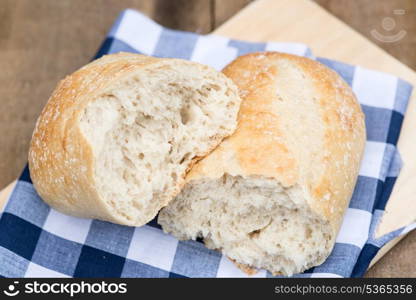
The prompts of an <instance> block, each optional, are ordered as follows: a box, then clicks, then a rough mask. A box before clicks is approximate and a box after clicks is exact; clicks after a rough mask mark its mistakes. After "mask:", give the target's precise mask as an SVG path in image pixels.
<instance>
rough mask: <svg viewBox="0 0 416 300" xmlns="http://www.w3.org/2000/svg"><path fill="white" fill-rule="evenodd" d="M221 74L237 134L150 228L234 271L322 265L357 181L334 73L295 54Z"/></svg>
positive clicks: (346, 108) (352, 110) (343, 95)
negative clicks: (188, 242)
mask: <svg viewBox="0 0 416 300" xmlns="http://www.w3.org/2000/svg"><path fill="white" fill-rule="evenodd" d="M223 72H224V73H225V74H226V75H227V76H228V77H229V78H231V79H232V80H233V81H234V82H235V83H236V84H237V86H238V87H239V89H240V96H241V98H242V99H243V101H242V104H241V109H240V112H239V123H238V127H237V130H236V132H235V133H234V134H233V135H231V136H230V137H228V138H226V139H225V140H224V141H223V142H222V143H221V144H220V145H219V146H218V147H217V148H216V149H215V150H214V151H213V152H212V153H210V154H209V155H208V156H206V157H205V158H204V159H202V160H201V161H199V162H198V163H197V164H196V165H195V166H194V167H193V168H192V170H191V171H190V173H189V174H188V176H187V178H186V184H185V186H184V188H183V190H182V192H181V193H180V194H179V195H178V196H177V197H176V198H175V199H174V200H173V201H172V202H171V203H170V204H169V205H168V206H167V207H166V208H164V209H163V210H162V211H161V213H160V214H159V217H158V222H159V223H160V224H161V225H162V227H163V229H164V231H166V232H169V233H172V234H173V235H174V236H176V237H178V238H179V239H196V238H197V237H201V238H203V239H204V242H205V244H206V245H207V246H208V247H209V248H212V249H218V250H220V251H222V253H223V254H225V255H227V256H228V257H229V258H231V259H232V260H233V261H235V262H236V264H237V265H240V266H244V267H250V268H259V269H266V270H268V271H270V272H272V273H273V274H285V275H291V274H294V273H298V272H302V271H304V270H306V269H308V268H310V267H312V266H316V265H319V264H321V263H322V262H323V261H324V260H325V259H326V258H327V256H328V255H329V254H330V252H331V250H332V248H333V245H334V243H335V238H336V235H337V233H338V231H339V228H340V224H341V222H342V218H343V215H344V212H345V210H346V207H347V205H348V203H349V200H350V197H351V194H352V192H353V189H354V185H355V182H356V179H357V175H358V170H359V166H360V160H361V157H362V154H363V150H364V144H365V124H364V116H363V113H362V111H361V108H360V105H359V104H358V102H357V100H356V99H355V97H354V95H353V92H352V91H351V89H350V87H349V86H348V85H347V84H346V83H345V82H344V81H343V80H342V79H341V78H340V76H338V75H337V74H336V73H335V72H333V71H332V70H330V69H328V68H326V67H325V66H324V65H322V64H320V63H318V62H316V61H313V60H310V59H307V58H303V57H297V56H293V55H287V54H280V53H276V52H265V53H255V54H249V55H245V56H242V57H239V58H237V59H236V60H235V61H234V62H232V63H231V64H230V65H228V66H227V67H226V68H225V69H224V71H223Z"/></svg>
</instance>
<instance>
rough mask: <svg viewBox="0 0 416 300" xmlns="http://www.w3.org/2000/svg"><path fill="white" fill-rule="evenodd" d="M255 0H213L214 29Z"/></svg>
mask: <svg viewBox="0 0 416 300" xmlns="http://www.w3.org/2000/svg"><path fill="white" fill-rule="evenodd" d="M250 2H253V0H225V1H224V0H214V1H213V29H214V28H217V27H219V26H220V25H222V24H223V23H224V22H225V21H227V20H228V19H229V18H231V17H232V16H233V15H234V14H236V13H237V12H238V11H239V10H240V9H242V8H243V7H245V6H246V5H247V4H249V3H250Z"/></svg>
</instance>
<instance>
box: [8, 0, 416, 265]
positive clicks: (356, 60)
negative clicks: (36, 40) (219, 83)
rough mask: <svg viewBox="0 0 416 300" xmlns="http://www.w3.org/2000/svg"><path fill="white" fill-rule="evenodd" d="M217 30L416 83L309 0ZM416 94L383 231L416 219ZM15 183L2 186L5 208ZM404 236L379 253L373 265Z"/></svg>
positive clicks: (274, 4)
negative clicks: (301, 47)
mask: <svg viewBox="0 0 416 300" xmlns="http://www.w3.org/2000/svg"><path fill="white" fill-rule="evenodd" d="M214 33H215V34H219V35H223V36H227V37H231V38H235V39H242V40H249V41H258V42H261V41H276V42H280V41H281V42H300V43H305V44H307V45H309V46H310V47H311V48H312V51H313V53H314V54H315V55H317V56H324V57H327V58H331V59H336V60H340V61H343V62H347V63H350V64H356V65H361V66H364V67H367V68H371V69H374V70H379V71H384V72H388V73H391V74H394V75H396V76H399V77H401V78H403V79H405V80H407V81H408V82H410V83H412V84H413V85H414V86H416V73H415V72H414V71H412V70H411V69H410V68H408V67H407V66H405V65H404V64H402V63H400V62H399V61H398V60H396V59H395V58H393V57H392V56H390V55H389V54H387V53H386V52H385V51H383V50H382V49H380V48H378V47H377V46H376V45H374V44H372V43H371V42H370V41H369V40H367V39H366V38H364V37H363V36H361V35H360V34H359V33H357V32H355V31H354V30H353V29H351V28H350V27H348V26H347V25H345V24H344V23H342V22H341V21H340V20H338V19H336V18H335V17H334V16H332V15H330V14H329V13H327V12H326V11H325V10H323V9H322V8H321V7H320V6H318V5H317V4H315V3H314V2H312V1H309V0H257V1H255V2H253V3H252V4H250V5H248V6H247V7H246V8H245V9H243V10H242V11H240V12H239V13H238V14H237V15H235V16H234V17H233V18H231V19H230V20H229V21H228V22H226V23H225V24H224V25H222V26H221V27H220V28H218V29H217V30H216V31H215V32H214ZM415 98H416V94H415V93H413V95H412V99H411V101H410V104H409V107H408V112H407V115H406V118H405V120H404V123H403V128H402V132H401V136H400V139H399V143H398V147H399V150H400V153H401V155H402V159H403V161H404V167H403V169H402V171H401V173H400V176H399V178H398V180H397V182H396V185H395V187H394V190H393V192H392V195H391V199H390V201H389V203H388V205H387V207H386V213H385V215H384V217H383V219H382V222H381V224H380V226H379V228H378V232H377V235H378V236H380V235H382V234H384V233H387V232H390V231H392V230H394V229H397V228H399V227H402V226H405V225H407V224H409V223H411V222H414V221H416V205H414V200H413V199H414V196H413V195H416V155H414V153H416V129H415V128H416V100H415ZM14 184H15V182H14V183H11V184H10V185H9V186H8V187H7V188H5V189H4V190H3V191H1V192H0V210H1V207H2V206H3V204H4V203H5V202H6V200H7V198H8V196H9V195H10V193H11V191H12V190H13V187H14ZM399 240H400V238H397V239H395V240H393V241H391V242H390V243H388V244H387V245H385V246H384V248H383V249H382V250H381V251H380V252H379V253H378V255H377V256H376V257H375V258H374V259H373V261H372V263H371V265H373V264H374V263H375V262H376V261H378V259H380V258H381V257H382V256H383V255H384V254H385V253H386V252H387V251H388V250H389V249H391V248H392V247H393V246H394V245H395V244H396V243H397V242H398V241H399Z"/></svg>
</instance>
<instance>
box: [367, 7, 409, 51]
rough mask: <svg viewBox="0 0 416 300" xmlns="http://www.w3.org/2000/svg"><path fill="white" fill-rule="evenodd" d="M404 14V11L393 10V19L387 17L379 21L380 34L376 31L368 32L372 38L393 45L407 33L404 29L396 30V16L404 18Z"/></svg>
mask: <svg viewBox="0 0 416 300" xmlns="http://www.w3.org/2000/svg"><path fill="white" fill-rule="evenodd" d="M405 14H406V10H404V9H395V10H394V11H393V15H394V17H391V16H389V17H385V18H383V20H381V28H382V29H383V31H382V32H380V31H378V30H377V29H372V30H371V31H370V33H371V35H372V36H373V38H375V39H376V40H378V41H380V42H383V43H395V42H398V41H400V40H402V39H403V38H404V37H405V36H406V34H407V32H406V30H404V29H399V28H397V22H396V18H398V16H404V15H405Z"/></svg>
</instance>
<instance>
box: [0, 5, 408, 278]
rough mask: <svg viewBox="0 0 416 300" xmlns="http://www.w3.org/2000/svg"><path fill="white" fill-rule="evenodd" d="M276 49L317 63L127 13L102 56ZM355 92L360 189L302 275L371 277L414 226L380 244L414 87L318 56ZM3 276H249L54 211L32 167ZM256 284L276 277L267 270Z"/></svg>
mask: <svg viewBox="0 0 416 300" xmlns="http://www.w3.org/2000/svg"><path fill="white" fill-rule="evenodd" d="M261 50H276V51H281V52H288V53H293V54H297V55H305V56H310V57H312V55H311V52H310V50H309V49H308V47H306V46H305V45H302V44H292V43H248V42H243V41H236V40H230V39H228V38H224V37H219V36H215V35H205V36H201V35H197V34H194V33H188V32H180V31H174V30H170V29H166V28H163V27H161V26H160V25H158V24H156V23H154V22H153V21H151V20H150V19H148V18H147V17H145V16H143V15H141V14H140V13H138V12H136V11H132V10H126V11H124V12H123V13H122V14H121V16H120V17H119V19H118V20H117V22H116V24H115V25H114V26H113V28H112V29H111V31H110V33H109V36H108V37H107V39H106V41H105V42H104V44H103V45H102V47H101V49H100V51H99V53H98V54H97V57H99V56H101V55H103V54H107V53H115V52H119V51H129V52H138V53H143V54H148V55H154V56H162V57H179V58H185V59H190V60H193V61H198V62H201V63H205V64H208V65H211V66H214V67H215V68H217V69H221V68H222V67H224V66H225V65H226V64H227V63H228V62H230V61H231V60H233V59H234V58H236V57H237V56H238V55H242V54H245V53H248V52H253V51H261ZM318 60H319V61H321V62H322V63H324V64H325V65H327V66H328V67H330V68H332V69H334V70H335V71H337V72H338V73H339V74H341V76H342V77H343V78H344V79H345V80H346V81H347V82H348V83H349V84H350V85H351V86H352V88H353V89H354V91H355V93H356V95H357V97H358V99H359V101H360V103H361V105H362V108H363V110H364V113H365V115H366V125H367V137H368V141H367V144H366V149H365V154H364V159H363V162H362V165H361V169H360V176H359V178H358V182H357V186H356V188H355V191H354V195H353V197H352V200H351V203H350V205H349V208H348V210H347V212H346V215H345V218H344V222H343V224H342V227H341V231H340V233H339V234H338V237H337V240H336V244H335V247H334V250H333V251H332V254H331V255H330V256H329V258H328V259H327V260H326V261H325V262H324V263H323V264H322V265H320V266H317V267H314V268H312V269H310V270H308V271H306V272H305V273H303V274H298V275H295V276H301V277H349V276H361V275H363V273H364V272H365V271H366V269H367V267H368V264H369V262H370V261H371V259H372V258H373V257H374V256H375V254H376V253H377V251H378V250H379V249H380V247H381V246H383V245H384V244H385V243H386V242H387V241H389V240H391V239H393V238H394V237H396V236H399V235H401V234H404V233H405V232H408V231H409V230H411V229H413V228H414V227H415V226H414V225H413V226H408V227H406V228H402V229H399V230H396V231H395V232H392V233H389V234H388V235H385V236H383V237H381V238H379V239H374V231H375V227H376V225H377V223H378V222H379V220H380V218H381V216H382V214H383V211H384V207H385V205H386V203H387V201H388V199H389V196H390V193H391V190H392V188H393V185H394V183H395V181H396V178H397V176H398V174H399V171H400V167H401V160H400V156H399V154H398V152H397V150H396V143H397V139H398V136H399V134H400V128H401V125H402V121H403V116H404V113H405V111H406V106H407V102H408V100H409V97H410V93H411V90H412V87H411V86H410V85H409V84H408V83H406V82H404V81H403V80H401V79H398V78H396V77H394V76H391V75H388V74H384V73H380V72H375V71H371V70H367V69H364V68H361V67H356V66H351V65H347V64H344V63H340V62H336V61H332V60H328V59H324V58H318ZM0 216H1V218H0V275H2V276H5V277H49V276H53V277H61V276H64V277H239V276H246V275H245V274H243V273H242V272H241V271H240V270H239V269H237V268H236V267H235V266H234V265H233V264H232V263H231V262H230V261H229V260H228V259H227V258H226V257H225V256H222V255H221V254H220V253H219V252H216V251H211V250H208V249H206V248H205V247H204V245H203V244H202V243H201V242H198V241H178V240H176V239H175V238H174V237H172V236H170V235H167V234H164V233H163V232H162V231H161V229H160V227H159V226H158V225H157V223H156V222H155V220H153V221H152V222H150V223H149V224H147V225H145V226H142V227H139V228H133V227H126V226H120V225H115V224H111V223H107V222H102V221H97V220H88V219H78V218H74V217H69V216H66V215H63V214H61V213H59V212H57V211H55V210H53V209H51V208H50V207H48V206H47V205H46V204H45V203H44V202H42V200H41V199H40V198H39V197H38V195H37V194H36V191H35V190H34V188H33V186H32V184H31V181H30V176H29V172H28V170H27V168H26V169H25V171H24V172H23V174H22V176H21V177H20V178H19V181H18V183H17V185H16V187H15V189H14V191H13V193H12V194H11V196H10V198H9V199H8V202H7V205H6V206H5V208H4V211H3V212H2V214H1V215H0ZM255 276H257V277H267V276H271V275H270V274H269V273H267V272H265V271H260V272H259V273H257V274H256V275H255Z"/></svg>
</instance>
